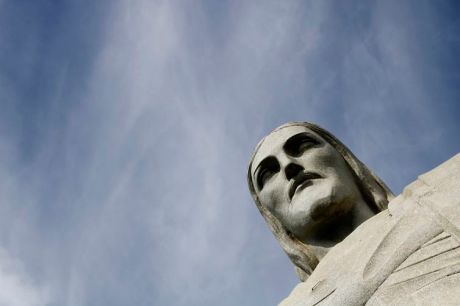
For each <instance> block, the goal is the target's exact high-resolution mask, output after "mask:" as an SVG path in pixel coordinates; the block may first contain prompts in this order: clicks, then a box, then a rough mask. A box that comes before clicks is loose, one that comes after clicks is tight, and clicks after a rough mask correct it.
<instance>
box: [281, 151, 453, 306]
mask: <svg viewBox="0 0 460 306" xmlns="http://www.w3.org/2000/svg"><path fill="white" fill-rule="evenodd" d="M459 304H460V154H457V155H456V156H455V157H453V158H452V159H450V160H448V161H446V162H445V163H443V164H442V165H440V166H439V167H437V168H435V169H434V170H432V171H430V172H428V173H426V174H424V175H421V176H420V177H419V178H418V179H417V180H416V181H415V182H414V183H412V184H410V185H409V186H407V187H406V188H405V189H404V192H403V193H402V194H401V195H399V196H398V197H397V198H395V199H394V200H393V201H391V202H390V204H389V206H388V209H387V210H385V211H382V212H381V213H379V214H378V215H376V216H374V217H372V218H371V219H369V220H367V221H366V222H364V223H363V224H361V225H360V226H359V227H358V228H357V229H356V230H355V231H354V232H353V233H351V234H350V235H349V236H348V237H347V238H346V239H345V240H343V241H342V242H341V243H339V244H337V245H336V246H335V247H334V248H332V249H331V250H330V251H329V253H328V254H327V255H326V256H325V257H324V258H323V259H322V260H321V262H320V263H319V264H318V266H317V267H316V269H315V270H314V271H313V273H312V275H311V276H310V277H309V278H308V279H307V280H306V281H305V282H303V283H300V284H299V285H297V286H296V287H295V288H294V290H293V291H292V293H291V294H290V295H289V296H288V297H287V298H286V299H285V300H284V301H282V302H281V304H280V305H282V306H287V305H299V306H300V305H459Z"/></svg>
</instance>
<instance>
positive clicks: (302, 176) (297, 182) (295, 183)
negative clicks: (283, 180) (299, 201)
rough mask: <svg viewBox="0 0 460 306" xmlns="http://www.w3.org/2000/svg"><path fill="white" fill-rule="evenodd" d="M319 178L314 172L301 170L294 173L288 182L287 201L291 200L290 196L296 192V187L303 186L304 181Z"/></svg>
mask: <svg viewBox="0 0 460 306" xmlns="http://www.w3.org/2000/svg"><path fill="white" fill-rule="evenodd" d="M318 178H321V176H320V175H319V174H317V173H314V172H302V173H299V174H298V175H296V176H295V177H294V178H293V179H292V182H291V184H290V187H289V201H291V200H292V197H293V196H294V194H295V193H296V191H297V189H299V188H300V187H302V186H305V184H306V183H308V182H310V181H311V180H314V179H318Z"/></svg>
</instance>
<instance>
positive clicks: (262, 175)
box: [256, 156, 280, 190]
mask: <svg viewBox="0 0 460 306" xmlns="http://www.w3.org/2000/svg"><path fill="white" fill-rule="evenodd" d="M279 171H280V165H279V163H278V161H277V160H276V158H275V157H273V156H270V157H268V158H266V159H264V160H263V161H262V162H261V164H260V165H259V170H258V171H257V178H256V179H257V187H259V190H261V189H262V188H263V187H264V185H265V184H266V183H267V182H268V180H269V179H270V178H271V177H272V176H273V175H274V174H276V173H277V172H279Z"/></svg>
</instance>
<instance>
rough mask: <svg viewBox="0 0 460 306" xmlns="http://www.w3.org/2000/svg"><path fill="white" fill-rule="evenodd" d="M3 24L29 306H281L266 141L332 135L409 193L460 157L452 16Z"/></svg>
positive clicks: (1, 94)
mask: <svg viewBox="0 0 460 306" xmlns="http://www.w3.org/2000/svg"><path fill="white" fill-rule="evenodd" d="M0 5H2V8H3V12H2V13H1V16H0V17H3V18H0V20H5V21H3V22H0V29H2V30H0V46H1V47H2V48H0V50H2V51H1V52H2V55H3V56H2V59H1V60H0V65H1V67H5V69H3V71H4V72H2V73H0V101H2V102H0V103H1V108H2V113H1V114H0V132H1V135H2V138H1V139H0V156H1V157H0V170H1V175H0V178H1V182H0V190H1V195H0V199H1V202H0V211H1V217H0V218H1V221H2V223H1V225H0V229H1V231H0V247H1V248H2V250H4V252H3V253H0V254H4V256H3V255H2V256H3V257H1V256H0V268H2V267H7V269H9V270H10V271H12V272H11V274H5V275H4V276H2V278H0V292H3V291H4V290H3V289H4V288H13V289H12V290H9V291H8V292H11V293H9V294H10V295H6V296H5V299H6V298H9V299H16V298H18V297H23V299H20V300H18V301H19V302H20V303H22V304H20V303H19V302H18V304H17V305H129V304H131V305H152V304H153V305H216V304H218V305H259V304H264V305H265V304H267V305H269V304H275V303H277V302H279V301H280V300H281V299H282V298H283V297H285V296H286V295H287V294H288V292H289V291H290V290H291V289H292V287H293V286H294V285H295V284H296V282H297V280H296V278H295V275H294V273H293V271H292V266H291V265H290V263H289V261H288V259H287V257H286V256H285V255H284V254H283V253H282V251H281V248H280V247H279V246H278V245H277V243H276V241H275V240H274V239H273V237H272V236H271V234H270V233H269V230H268V229H267V228H266V226H265V224H264V223H263V220H262V218H261V217H260V216H259V214H258V211H257V209H256V208H255V206H254V205H253V204H252V202H251V199H250V197H249V193H248V192H247V187H246V182H245V172H246V166H247V163H248V160H249V157H250V154H251V151H252V149H253V147H254V146H255V144H256V143H257V141H258V140H259V139H260V138H261V137H262V136H263V135H264V134H265V133H267V132H268V131H270V130H271V129H272V128H274V127H276V126H277V125H279V124H281V123H283V122H285V121H292V120H310V121H313V122H317V123H319V124H321V125H322V126H324V127H326V128H328V129H330V130H331V131H333V132H334V133H336V134H337V135H338V136H339V137H340V138H341V139H344V142H345V143H347V144H348V145H349V146H350V147H351V149H352V150H353V151H355V152H356V154H357V155H358V156H359V157H361V158H362V159H363V161H365V162H366V163H368V164H369V165H370V166H371V168H373V169H375V170H376V172H377V173H379V174H380V175H381V176H382V177H383V178H384V179H385V180H386V181H387V182H388V183H389V185H390V186H392V187H393V188H394V189H396V191H399V190H400V189H401V188H402V187H403V186H405V185H406V184H407V183H409V182H410V181H411V180H413V179H414V178H415V176H416V175H418V174H420V173H421V172H423V171H425V170H428V169H430V168H431V167H433V166H435V165H436V164H438V163H440V162H442V161H443V160H445V159H446V158H448V157H449V156H450V155H453V154H454V153H455V152H456V151H458V150H459V149H460V147H459V145H458V144H455V142H453V141H451V140H452V139H453V136H454V135H456V134H457V132H458V123H457V121H458V120H456V116H455V115H454V114H458V111H459V110H458V107H457V106H455V101H456V100H457V99H458V97H459V94H460V92H457V91H456V90H455V89H454V88H455V86H454V85H458V84H457V82H458V73H457V72H456V71H459V70H458V69H454V68H452V67H457V65H458V63H457V60H456V58H455V56H453V54H454V52H453V51H452V50H454V49H455V48H458V41H460V40H458V34H456V33H458V31H457V30H458V29H457V28H458V26H457V25H456V24H455V23H454V21H453V19H452V18H451V17H450V15H449V13H448V12H449V7H444V6H443V5H435V4H431V3H429V2H422V3H421V4H420V3H419V2H417V4H414V3H410V2H408V3H404V4H401V3H396V2H395V3H389V4H387V3H386V2H385V3H384V4H383V3H380V4H372V3H358V2H355V3H353V4H350V5H346V6H345V5H344V4H338V3H335V2H334V3H333V2H329V1H322V2H321V3H319V2H314V1H311V2H308V1H307V2H304V1H294V2H289V3H284V2H283V3H281V2H277V1H268V2H267V1H263V2H262V1H260V2H258V1H255V2H250V3H249V2H243V1H233V2H224V1H223V2H220V1H219V3H215V2H207V1H203V2H195V3H194V4H193V5H192V4H184V3H179V2H171V1H144V0H139V1H117V2H109V1H101V2H98V4H94V3H92V2H90V1H83V2H82V3H79V4H75V3H70V1H69V2H65V1H64V2H62V4H60V5H59V6H57V4H56V5H54V4H49V5H47V6H46V5H41V6H40V5H38V4H35V5H34V4H28V5H27V4H17V3H14V2H13V1H5V2H3V3H2V4H0ZM20 14H22V15H23V16H25V17H24V18H22V19H19V17H18V16H20ZM24 19H25V20H30V23H26V22H23V21H22V20H24ZM49 20H52V22H50V21H49ZM426 20H430V21H432V22H431V23H430V22H426ZM7 24H9V25H10V26H9V27H6V25H7ZM55 24H58V25H59V26H55ZM18 35H19V36H21V37H23V40H18V39H15V37H16V36H18ZM434 46H437V47H436V48H433V47H434ZM457 68H458V67H457ZM438 100H442V101H443V102H442V103H440V104H439V103H437V102H436V101H438ZM440 122H442V124H441V123H440ZM421 135H423V136H421ZM433 148H436V150H434V149H433ZM440 148H442V149H440ZM401 164H404V167H401V166H400V165H401ZM11 262H13V264H12V263H11ZM8 267H11V268H8ZM18 267H20V268H18ZM44 288H45V289H44ZM5 292H6V291H5ZM0 297H1V296H0ZM0 301H1V299H0ZM11 301H13V300H11ZM11 303H13V302H11ZM13 305H15V304H13Z"/></svg>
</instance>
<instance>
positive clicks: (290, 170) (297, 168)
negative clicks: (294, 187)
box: [284, 163, 304, 181]
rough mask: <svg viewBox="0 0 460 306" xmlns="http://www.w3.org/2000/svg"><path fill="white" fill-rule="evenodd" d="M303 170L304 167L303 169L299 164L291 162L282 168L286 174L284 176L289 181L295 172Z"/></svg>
mask: <svg viewBox="0 0 460 306" xmlns="http://www.w3.org/2000/svg"><path fill="white" fill-rule="evenodd" d="M303 170H304V169H303V167H302V166H299V165H297V164H292V163H291V164H289V165H287V166H286V168H285V169H284V173H285V174H286V178H287V180H288V181H289V180H290V179H292V178H293V177H295V176H296V175H297V174H299V173H300V172H302V171H303Z"/></svg>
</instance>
